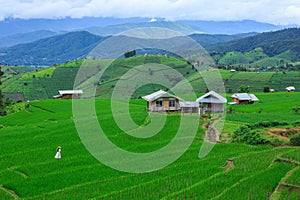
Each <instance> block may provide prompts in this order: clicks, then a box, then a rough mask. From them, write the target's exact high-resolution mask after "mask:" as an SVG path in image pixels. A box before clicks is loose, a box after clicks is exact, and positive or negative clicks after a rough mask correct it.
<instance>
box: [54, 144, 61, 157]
mask: <svg viewBox="0 0 300 200" xmlns="http://www.w3.org/2000/svg"><path fill="white" fill-rule="evenodd" d="M60 151H61V146H58V147H57V148H56V154H55V156H54V158H57V159H60V158H61V154H60Z"/></svg>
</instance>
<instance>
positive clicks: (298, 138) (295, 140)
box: [290, 133, 300, 146]
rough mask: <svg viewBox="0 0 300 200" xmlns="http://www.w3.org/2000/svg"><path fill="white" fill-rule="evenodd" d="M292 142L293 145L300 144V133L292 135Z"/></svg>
mask: <svg viewBox="0 0 300 200" xmlns="http://www.w3.org/2000/svg"><path fill="white" fill-rule="evenodd" d="M290 143H291V145H293V146H300V133H297V134H294V135H292V136H291V138H290Z"/></svg>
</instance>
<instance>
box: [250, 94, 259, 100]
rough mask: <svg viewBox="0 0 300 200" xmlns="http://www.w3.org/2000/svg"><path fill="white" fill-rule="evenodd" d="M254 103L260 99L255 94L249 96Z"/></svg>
mask: <svg viewBox="0 0 300 200" xmlns="http://www.w3.org/2000/svg"><path fill="white" fill-rule="evenodd" d="M249 96H250V97H251V100H252V101H259V99H258V98H257V97H256V96H255V95H254V94H249Z"/></svg>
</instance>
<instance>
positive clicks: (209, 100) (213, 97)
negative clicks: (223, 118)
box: [196, 91, 227, 113]
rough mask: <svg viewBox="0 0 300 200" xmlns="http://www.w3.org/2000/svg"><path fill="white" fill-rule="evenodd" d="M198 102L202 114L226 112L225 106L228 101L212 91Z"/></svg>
mask: <svg viewBox="0 0 300 200" xmlns="http://www.w3.org/2000/svg"><path fill="white" fill-rule="evenodd" d="M196 102H198V103H199V104H200V110H201V113H205V112H212V113H218V112H223V111H224V104H225V103H226V102H227V99H226V98H225V97H222V96H221V95H220V94H218V93H216V92H215V91H210V92H208V93H206V94H205V95H203V96H201V97H199V98H198V99H197V100H196Z"/></svg>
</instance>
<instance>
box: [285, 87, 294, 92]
mask: <svg viewBox="0 0 300 200" xmlns="http://www.w3.org/2000/svg"><path fill="white" fill-rule="evenodd" d="M285 90H286V91H287V92H295V90H296V88H295V87H294V86H289V87H286V88H285Z"/></svg>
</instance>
